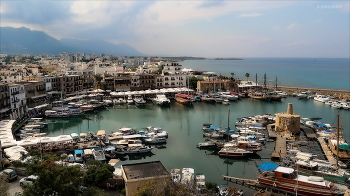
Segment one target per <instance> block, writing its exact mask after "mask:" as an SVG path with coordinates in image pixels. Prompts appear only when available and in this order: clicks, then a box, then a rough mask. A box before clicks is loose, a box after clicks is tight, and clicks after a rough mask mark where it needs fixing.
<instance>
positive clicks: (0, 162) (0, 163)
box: [0, 140, 4, 170]
mask: <svg viewBox="0 0 350 196" xmlns="http://www.w3.org/2000/svg"><path fill="white" fill-rule="evenodd" d="M2 156H3V153H2V146H1V140H0V169H1V170H3V169H4V165H3V164H2Z"/></svg>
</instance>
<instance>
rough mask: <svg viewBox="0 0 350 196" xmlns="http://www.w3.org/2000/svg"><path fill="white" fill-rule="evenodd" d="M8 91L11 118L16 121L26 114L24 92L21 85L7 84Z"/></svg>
mask: <svg viewBox="0 0 350 196" xmlns="http://www.w3.org/2000/svg"><path fill="white" fill-rule="evenodd" d="M8 91H9V95H10V108H11V113H12V115H13V116H12V118H13V119H17V118H20V117H23V116H24V115H25V113H26V105H27V101H26V92H25V87H24V84H23V83H19V84H13V83H12V84H8Z"/></svg>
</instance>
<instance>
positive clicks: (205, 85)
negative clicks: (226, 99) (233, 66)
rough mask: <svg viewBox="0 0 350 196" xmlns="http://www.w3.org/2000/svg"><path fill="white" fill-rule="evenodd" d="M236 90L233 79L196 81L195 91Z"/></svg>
mask: <svg viewBox="0 0 350 196" xmlns="http://www.w3.org/2000/svg"><path fill="white" fill-rule="evenodd" d="M218 90H221V91H226V90H228V91H237V90H238V87H237V84H236V83H235V81H233V80H215V81H198V82H197V91H203V92H205V93H209V92H211V91H218Z"/></svg>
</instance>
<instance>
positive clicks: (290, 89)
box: [266, 86, 350, 101]
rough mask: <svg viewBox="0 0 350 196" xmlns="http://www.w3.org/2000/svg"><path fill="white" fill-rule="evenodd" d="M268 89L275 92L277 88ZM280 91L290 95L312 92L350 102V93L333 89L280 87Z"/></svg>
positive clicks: (270, 87)
mask: <svg viewBox="0 0 350 196" xmlns="http://www.w3.org/2000/svg"><path fill="white" fill-rule="evenodd" d="M266 87H267V88H268V89H271V90H274V89H275V88H276V87H275V86H266ZM278 89H279V90H282V91H285V92H287V93H288V94H289V95H292V94H293V93H296V92H297V93H299V92H302V91H310V92H312V93H313V94H316V93H317V94H323V95H327V96H332V97H335V98H337V99H345V100H347V101H350V91H347V90H332V89H316V88H300V87H287V86H278Z"/></svg>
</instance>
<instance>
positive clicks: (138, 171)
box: [121, 161, 171, 196]
mask: <svg viewBox="0 0 350 196" xmlns="http://www.w3.org/2000/svg"><path fill="white" fill-rule="evenodd" d="M121 169H122V178H123V179H124V182H125V191H126V196H132V195H133V192H134V191H135V190H137V189H138V188H139V187H141V185H142V182H144V181H146V180H151V179H158V180H164V179H168V178H171V175H170V173H169V172H168V171H167V170H166V168H165V167H164V165H163V164H162V163H161V162H160V161H152V162H143V163H133V164H125V165H122V166H121Z"/></svg>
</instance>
